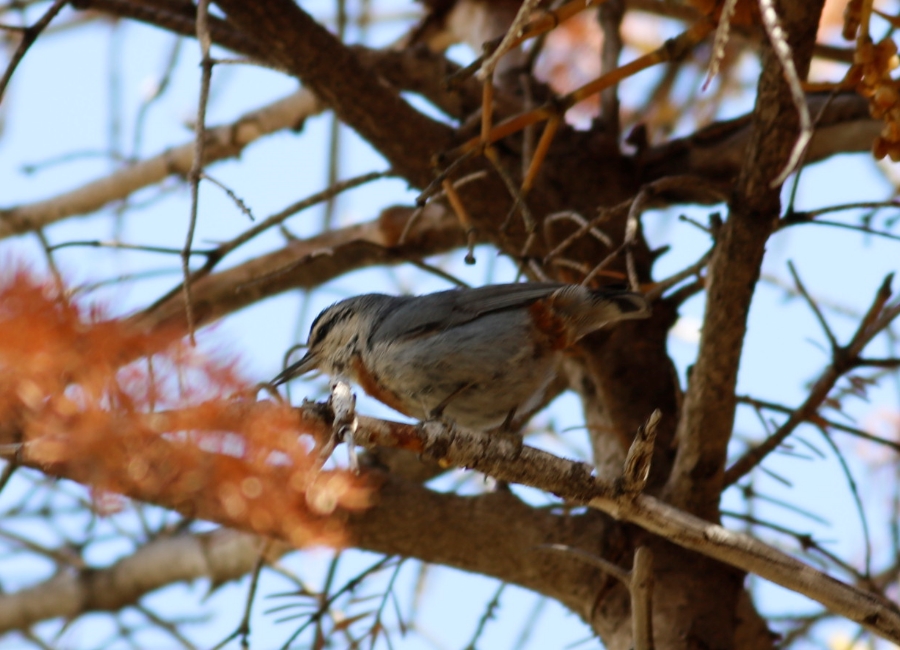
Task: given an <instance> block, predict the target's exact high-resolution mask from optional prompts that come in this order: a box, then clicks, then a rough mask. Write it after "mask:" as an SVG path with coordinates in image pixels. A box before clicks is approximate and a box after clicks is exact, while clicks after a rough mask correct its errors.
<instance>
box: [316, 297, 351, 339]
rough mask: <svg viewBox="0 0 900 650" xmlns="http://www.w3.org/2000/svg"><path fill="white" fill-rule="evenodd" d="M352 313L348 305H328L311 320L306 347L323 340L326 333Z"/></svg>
mask: <svg viewBox="0 0 900 650" xmlns="http://www.w3.org/2000/svg"><path fill="white" fill-rule="evenodd" d="M352 313H353V310H351V309H350V308H348V307H337V306H335V307H329V308H328V309H326V310H325V311H323V312H322V313H321V314H319V315H318V316H316V319H315V320H314V321H313V324H312V327H311V328H310V330H309V342H308V343H307V345H308V347H310V348H314V347H316V346H317V345H318V344H319V343H321V342H322V341H324V340H325V337H326V336H328V333H329V332H330V331H331V330H332V329H333V328H334V326H335V325H337V324H338V323H340V322H342V321H345V320H347V319H348V318H350V316H351V314H352Z"/></svg>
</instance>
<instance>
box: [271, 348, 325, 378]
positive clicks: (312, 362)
mask: <svg viewBox="0 0 900 650" xmlns="http://www.w3.org/2000/svg"><path fill="white" fill-rule="evenodd" d="M318 365H319V357H318V356H317V355H316V354H315V353H314V352H313V351H312V350H310V351H308V352H307V353H306V354H305V355H303V358H302V359H300V361H298V362H297V363H294V364H291V365H290V366H288V367H287V368H285V369H284V370H283V371H282V372H281V374H279V375H278V376H277V377H275V379H273V380H272V385H273V386H280V385H281V384H283V383H285V382H286V381H290V380H291V379H293V378H294V377H299V376H300V375H305V374H306V373H308V372H309V371H310V370H315V369H316V368H317V367H318Z"/></svg>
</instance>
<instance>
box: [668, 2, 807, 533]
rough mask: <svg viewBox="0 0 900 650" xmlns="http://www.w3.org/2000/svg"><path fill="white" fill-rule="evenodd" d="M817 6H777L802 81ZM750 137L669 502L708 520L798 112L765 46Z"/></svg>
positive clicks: (713, 267) (711, 288) (720, 246)
mask: <svg viewBox="0 0 900 650" xmlns="http://www.w3.org/2000/svg"><path fill="white" fill-rule="evenodd" d="M821 5H822V2H812V3H803V4H802V5H799V4H794V3H784V6H783V7H782V8H781V11H782V16H783V20H784V23H785V24H786V26H787V31H788V35H789V39H790V40H789V43H790V45H791V47H792V49H793V51H794V58H795V64H796V67H797V70H798V71H799V74H800V75H801V77H802V78H805V76H806V71H807V69H808V67H809V61H810V57H811V54H812V46H813V44H814V42H815V34H816V26H817V25H818V16H819V13H820V12H821ZM762 69H763V73H762V76H761V77H760V81H759V92H758V96H757V102H756V109H755V111H754V116H753V135H752V138H751V141H750V145H749V147H748V149H747V152H746V158H745V161H744V165H743V168H742V171H741V174H740V177H739V179H738V183H737V186H736V187H735V190H734V194H733V198H732V200H731V201H730V202H729V208H730V210H729V218H728V221H727V222H726V223H725V225H724V226H723V228H722V229H721V233H720V236H719V240H718V242H717V245H716V249H715V252H714V253H713V258H712V260H711V262H710V267H709V282H708V285H707V286H708V288H707V305H706V315H705V318H704V322H703V334H702V338H701V342H700V351H699V354H698V357H697V362H696V364H695V365H694V369H693V372H692V374H691V379H690V386H689V389H688V391H687V395H686V397H685V403H684V411H683V413H682V417H681V421H680V423H679V428H678V433H677V436H678V444H679V448H678V454H677V457H676V461H675V469H674V471H673V473H672V476H671V477H670V480H669V485H668V492H667V494H668V498H669V499H670V500H671V502H672V503H673V504H675V505H677V506H679V507H682V508H684V509H685V510H687V511H688V512H692V513H695V514H698V515H700V516H701V517H704V518H708V519H710V520H711V521H715V520H717V518H718V503H719V497H720V494H721V491H722V487H723V478H724V468H725V452H726V447H727V445H728V441H729V440H730V439H731V429H732V425H733V422H734V413H735V405H736V402H735V399H736V398H735V385H736V381H737V371H738V364H739V362H740V356H741V350H742V348H743V340H744V335H745V333H746V329H747V314H748V312H749V309H750V301H751V298H752V296H753V290H754V288H755V286H756V281H757V279H758V278H759V269H760V265H761V263H762V257H763V253H764V252H765V245H766V241H767V240H768V238H769V235H770V234H771V233H772V232H773V230H774V229H775V227H776V225H777V221H778V217H779V211H780V205H781V203H780V190H781V188H780V187H772V186H771V183H772V179H774V178H776V177H777V176H778V174H779V173H780V172H781V170H782V169H783V167H784V164H785V162H786V161H787V158H788V155H789V153H790V151H791V148H792V146H793V142H794V139H795V137H796V135H797V124H798V118H797V110H796V108H795V107H794V105H793V102H792V100H791V94H790V89H789V88H788V85H787V83H786V82H785V80H784V76H783V74H782V70H781V66H780V64H779V63H778V59H777V57H776V56H775V54H774V53H773V52H772V50H771V48H766V50H765V52H764V56H763V61H762Z"/></svg>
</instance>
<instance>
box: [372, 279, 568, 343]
mask: <svg viewBox="0 0 900 650" xmlns="http://www.w3.org/2000/svg"><path fill="white" fill-rule="evenodd" d="M562 286H565V285H562V284H557V283H552V282H527V283H516V284H492V285H488V286H485V287H479V288H477V289H451V290H450V291H441V292H439V293H432V294H429V295H426V296H419V297H417V298H414V299H411V300H409V301H408V302H406V303H404V304H401V305H400V306H398V307H397V308H396V309H394V310H393V311H391V312H390V313H388V314H386V315H385V317H384V318H383V319H382V320H381V322H380V323H379V324H378V325H377V326H376V327H375V328H374V330H373V333H372V340H373V342H377V341H382V340H390V341H393V340H397V339H400V338H407V337H415V336H422V335H425V334H428V333H430V332H433V331H439V330H446V329H449V328H451V327H458V326H459V325H463V324H465V323H468V322H470V321H472V320H474V319H476V318H478V317H479V316H482V315H484V314H489V313H492V312H497V311H503V310H505V309H513V308H516V307H523V306H527V305H530V304H531V303H533V302H534V301H536V300H540V299H541V298H545V297H547V296H549V295H550V294H551V293H553V292H554V291H556V290H557V289H559V288H560V287H562Z"/></svg>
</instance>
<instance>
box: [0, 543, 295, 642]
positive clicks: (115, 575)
mask: <svg viewBox="0 0 900 650" xmlns="http://www.w3.org/2000/svg"><path fill="white" fill-rule="evenodd" d="M263 545H264V540H263V539H262V538H260V537H259V536H257V535H252V534H250V533H243V532H239V531H237V530H231V529H228V528H223V529H220V530H217V531H214V532H211V533H200V534H197V535H177V536H172V537H159V538H157V539H154V540H152V541H150V542H147V543H146V544H144V545H143V546H141V547H140V548H138V549H137V550H136V551H135V552H134V553H132V554H131V555H128V556H126V557H124V558H122V559H121V560H119V561H118V562H116V563H115V564H113V565H112V566H109V567H106V568H95V567H92V568H90V569H85V570H83V571H77V572H76V571H60V572H59V573H57V574H56V575H54V576H53V577H52V578H50V579H49V580H47V581H45V582H41V583H38V584H36V585H34V586H32V587H28V588H25V589H22V590H20V591H17V592H15V593H8V594H3V595H0V633H3V632H9V631H11V630H26V629H28V628H29V627H31V626H32V625H35V624H36V623H40V622H41V621H46V620H49V619H53V618H67V619H71V618H74V617H76V616H79V615H81V614H84V613H87V612H97V611H116V610H119V609H122V608H124V607H127V606H128V605H133V604H135V603H137V602H138V601H139V600H140V598H141V597H143V596H144V595H146V594H147V593H149V592H151V591H154V590H156V589H159V588H160V587H165V586H167V585H170V584H172V583H174V582H180V581H192V580H196V579H198V578H206V579H208V580H209V581H210V583H211V584H212V585H220V584H222V583H224V582H228V581H229V580H238V579H240V578H242V577H243V576H244V575H246V574H247V573H248V572H249V571H251V570H252V569H253V566H254V565H255V564H256V561H257V558H258V557H259V554H260V551H261V550H262V548H263ZM277 546H278V548H277V549H271V548H270V549H269V551H268V553H267V556H268V557H269V558H270V559H273V558H275V557H277V556H278V555H282V554H284V553H285V552H286V551H287V550H289V549H290V548H291V547H290V546H288V545H286V544H278V545H277Z"/></svg>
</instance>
